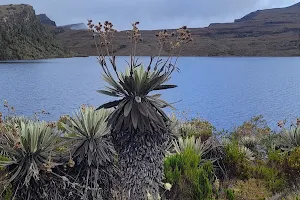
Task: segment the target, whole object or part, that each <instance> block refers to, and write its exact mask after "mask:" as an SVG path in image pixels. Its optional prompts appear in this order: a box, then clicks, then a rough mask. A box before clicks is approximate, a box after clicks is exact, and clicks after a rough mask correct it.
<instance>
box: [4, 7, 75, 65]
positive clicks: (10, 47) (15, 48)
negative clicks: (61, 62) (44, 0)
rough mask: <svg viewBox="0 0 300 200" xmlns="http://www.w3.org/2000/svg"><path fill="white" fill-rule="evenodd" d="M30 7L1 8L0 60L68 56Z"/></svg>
mask: <svg viewBox="0 0 300 200" xmlns="http://www.w3.org/2000/svg"><path fill="white" fill-rule="evenodd" d="M69 56H70V54H69V53H68V52H67V51H66V50H65V49H64V48H63V46H62V45H61V44H60V43H59V41H57V40H56V39H55V38H54V36H53V34H51V33H50V31H49V30H48V29H47V28H46V27H45V26H43V25H42V24H41V22H40V20H39V18H38V17H37V16H36V14H35V11H34V9H33V7H32V6H30V5H25V4H20V5H12V4H10V5H4V6H0V60H16V59H19V60H21V59H22V60H23V59H24V60H25V59H45V58H57V57H69Z"/></svg>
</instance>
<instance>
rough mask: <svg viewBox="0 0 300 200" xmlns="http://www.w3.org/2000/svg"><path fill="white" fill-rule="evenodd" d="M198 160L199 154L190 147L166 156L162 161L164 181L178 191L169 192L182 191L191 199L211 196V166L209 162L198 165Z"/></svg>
mask: <svg viewBox="0 0 300 200" xmlns="http://www.w3.org/2000/svg"><path fill="white" fill-rule="evenodd" d="M200 160H201V157H200V155H198V154H197V153H196V152H195V150H193V149H191V148H187V149H186V150H185V151H183V152H182V153H181V154H176V155H173V156H170V157H167V158H166V160H165V162H164V170H165V179H166V182H169V183H171V184H172V185H173V186H175V187H172V188H179V191H171V193H172V192H178V193H184V196H185V198H187V196H188V197H189V198H191V199H201V200H202V199H211V198H212V179H213V175H214V170H213V166H212V163H211V162H205V163H204V164H203V165H200ZM176 186H178V187H176ZM190 188H191V189H190ZM181 195H183V194H181ZM177 198H178V197H177Z"/></svg>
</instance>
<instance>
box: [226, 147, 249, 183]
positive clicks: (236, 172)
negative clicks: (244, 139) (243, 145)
mask: <svg viewBox="0 0 300 200" xmlns="http://www.w3.org/2000/svg"><path fill="white" fill-rule="evenodd" d="M225 154H226V156H225V164H226V168H227V169H228V171H229V176H231V177H237V178H239V179H247V178H249V177H250V175H249V168H248V166H249V165H250V162H249V161H248V160H247V159H246V155H245V153H243V152H242V151H240V148H239V145H238V142H237V141H231V142H229V143H228V144H226V145H225Z"/></svg>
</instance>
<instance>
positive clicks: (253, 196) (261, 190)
mask: <svg viewBox="0 0 300 200" xmlns="http://www.w3.org/2000/svg"><path fill="white" fill-rule="evenodd" d="M271 195H272V193H270V192H269V191H268V189H267V187H266V186H265V182H264V181H263V180H259V179H249V180H246V181H242V180H239V181H237V183H236V184H235V186H234V196H235V199H237V200H264V199H266V198H268V197H271Z"/></svg>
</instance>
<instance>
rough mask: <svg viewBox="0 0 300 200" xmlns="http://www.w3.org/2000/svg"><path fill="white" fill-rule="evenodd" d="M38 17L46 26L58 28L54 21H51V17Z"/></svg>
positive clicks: (44, 15)
mask: <svg viewBox="0 0 300 200" xmlns="http://www.w3.org/2000/svg"><path fill="white" fill-rule="evenodd" d="M37 17H38V18H39V19H40V21H41V23H42V24H44V25H49V26H56V23H55V21H52V20H51V19H49V17H47V15H46V14H39V15H37Z"/></svg>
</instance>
